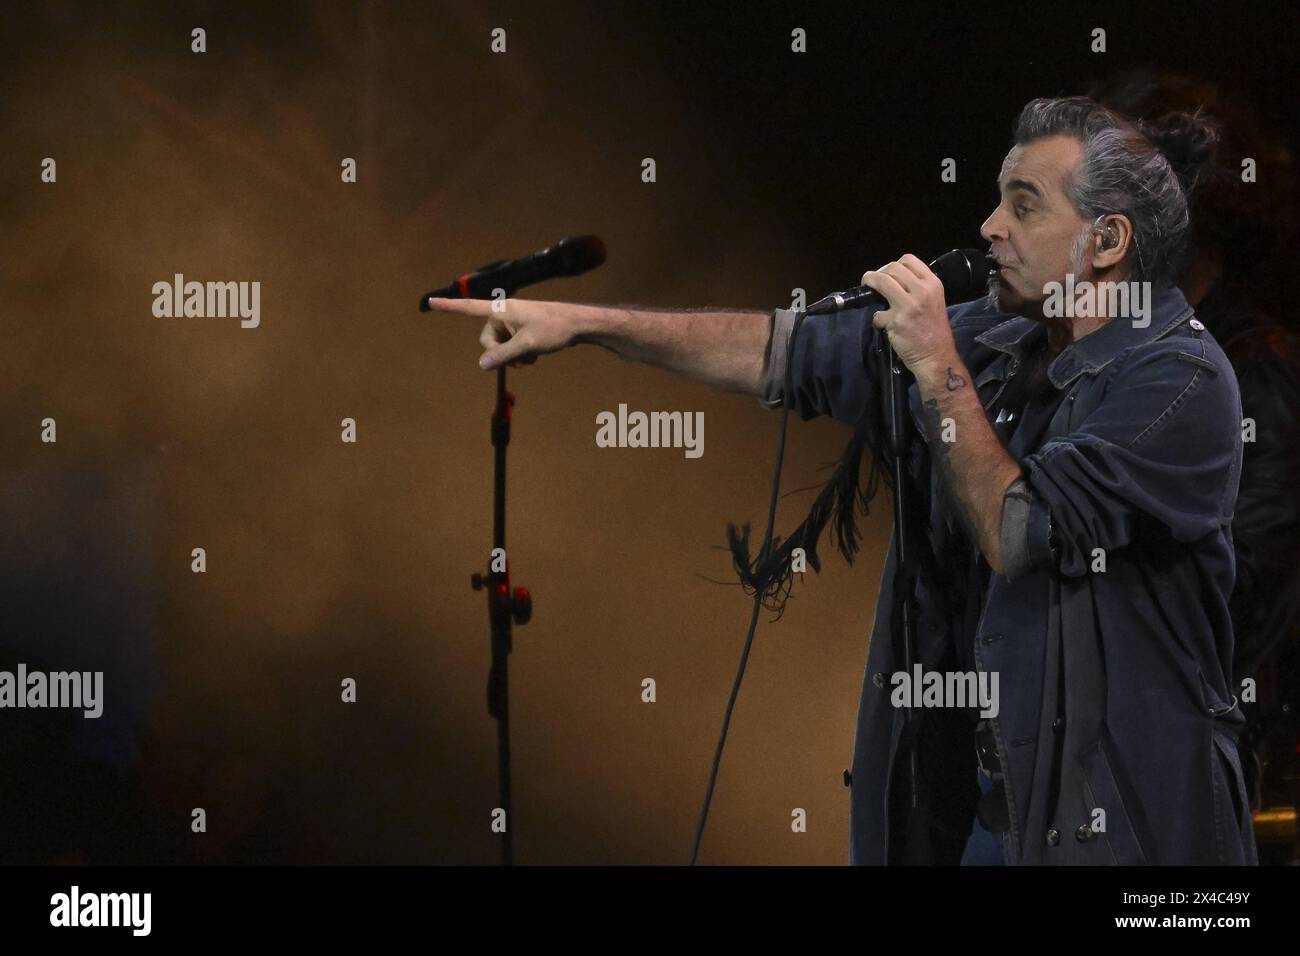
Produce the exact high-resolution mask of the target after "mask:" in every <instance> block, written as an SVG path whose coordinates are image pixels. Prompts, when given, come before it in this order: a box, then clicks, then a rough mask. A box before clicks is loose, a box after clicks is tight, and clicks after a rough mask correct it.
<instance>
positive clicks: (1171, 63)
mask: <svg viewBox="0 0 1300 956" xmlns="http://www.w3.org/2000/svg"><path fill="white" fill-rule="evenodd" d="M1297 19H1298V16H1297V13H1296V9H1295V8H1294V7H1293V6H1290V5H1287V4H1260V5H1258V6H1246V7H1243V6H1238V5H1222V6H1220V5H1213V6H1211V5H1206V6H1198V5H1195V4H1177V5H1159V6H1153V7H1151V8H1149V9H1135V8H1134V5H1132V4H1098V5H1087V6H1083V5H1080V6H1078V7H1052V6H1048V5H1042V4H1023V5H1006V6H980V7H975V6H973V5H963V6H958V5H951V6H935V7H921V6H915V5H910V6H907V7H906V8H902V7H898V6H892V5H884V4H837V5H828V6H826V7H825V8H812V7H804V6H799V5H788V6H787V5H779V4H735V5H730V6H727V5H717V4H680V5H671V4H642V5H633V4H625V3H618V4H596V3H591V4H572V3H545V4H540V3H539V4H535V5H527V4H505V3H460V4H433V3H418V4H417V3H401V4H396V3H393V4H389V3H384V4H378V3H376V4H345V3H329V4H326V3H278V4H273V5H272V4H267V5H264V6H263V5H257V4H225V3H176V4H166V5H163V4H154V3H147V4H146V3H141V4H126V5H122V4H90V3H86V4H74V3H44V4H37V5H34V6H33V7H31V8H29V9H22V10H19V9H9V10H7V11H6V14H5V21H6V22H5V29H4V30H3V32H2V33H0V62H3V63H4V64H5V68H4V71H3V75H2V78H0V84H3V87H2V89H0V92H2V94H3V95H2V96H0V142H3V144H4V149H3V151H0V222H3V230H2V231H0V282H2V283H3V286H2V288H0V318H2V322H3V328H2V337H0V602H3V603H2V604H0V653H2V654H3V657H4V661H5V662H6V666H11V665H12V664H13V663H16V662H17V661H19V660H23V661H25V662H27V663H28V665H29V666H30V667H33V668H36V667H38V666H44V667H47V668H49V669H60V668H76V669H103V670H105V671H106V672H107V675H106V682H107V683H108V694H109V698H108V704H107V705H106V714H105V717H104V718H103V719H102V720H101V721H99V722H91V721H82V720H81V719H80V718H76V719H71V718H69V717H68V715H66V714H55V715H54V716H50V715H49V714H48V713H46V714H36V715H33V714H32V713H31V712H25V713H22V714H20V713H18V712H15V711H5V712H0V722H3V725H0V732H2V733H0V736H2V737H3V739H4V740H5V743H4V745H3V746H4V748H5V750H4V752H3V756H4V758H5V767H6V777H7V781H6V784H5V790H4V796H3V799H4V801H5V807H6V810H7V812H6V813H5V815H4V817H3V820H2V822H0V831H2V832H0V857H2V858H4V859H6V860H37V861H42V862H47V861H54V860H67V861H83V862H109V863H113V862H136V861H145V860H156V861H196V862H286V863H287V862H304V863H350V862H391V863H426V862H438V863H489V862H493V861H494V860H495V859H496V845H495V844H496V837H494V836H493V835H492V834H491V833H490V831H489V814H490V812H491V809H492V808H493V807H494V806H496V777H495V731H494V725H493V724H492V722H491V721H490V719H489V718H488V716H487V713H486V710H485V704H484V695H483V689H484V681H485V677H486V670H487V663H488V641H487V630H486V614H485V611H484V607H483V604H482V599H481V595H478V594H475V593H473V592H472V591H470V589H469V586H468V576H469V573H470V572H471V571H473V570H483V569H485V564H486V555H487V550H488V548H489V547H490V533H491V476H492V471H491V450H490V447H489V445H488V431H487V416H488V414H489V412H490V410H491V404H492V399H493V383H494V379H493V377H492V376H490V375H486V374H484V373H482V372H480V371H479V370H478V368H477V366H476V364H475V360H476V358H477V356H478V354H479V351H480V350H479V348H478V345H477V336H478V331H479V327H478V324H477V323H473V322H469V321H465V322H458V321H454V320H448V319H445V318H444V319H435V318H430V317H429V316H428V315H424V314H420V313H418V312H416V310H415V307H414V302H415V300H416V297H417V295H418V294H419V293H420V292H422V291H424V290H426V289H428V288H431V287H433V286H436V285H440V284H442V283H444V282H446V281H448V280H449V279H450V278H451V277H453V276H454V275H456V274H458V273H459V272H462V271H464V270H466V269H468V268H472V267H474V266H476V265H478V264H480V263H483V262H486V261H488V260H492V259H498V258H503V257H511V256H516V255H520V254H523V253H526V252H529V251H532V250H534V249H537V248H540V247H542V246H544V245H546V244H548V243H550V242H552V241H554V240H555V239H557V238H559V237H560V236H564V235H572V234H577V233H585V232H593V233H597V234H599V235H601V236H602V237H603V238H604V240H605V242H606V244H607V247H608V249H609V261H608V263H607V264H606V265H605V266H604V267H603V268H602V269H600V270H599V271H598V272H595V273H592V274H591V275H589V276H586V277H583V278H578V279H572V280H565V281H562V282H555V283H552V284H549V285H547V286H545V287H542V288H539V289H536V290H533V291H532V293H531V296H532V297H546V298H556V299H569V300H581V301H591V302H624V303H627V302H637V303H642V304H647V305H658V306H667V305H682V306H737V307H748V308H757V309H770V308H773V307H775V306H786V305H788V304H789V302H790V299H791V290H792V289H794V288H795V287H802V288H804V289H806V290H807V292H808V295H809V297H810V298H815V297H818V296H820V295H821V294H823V293H825V292H827V291H829V290H831V289H834V288H840V287H844V286H846V285H852V284H855V283H856V280H857V279H858V277H859V276H860V275H861V273H862V272H863V271H864V270H865V269H867V268H870V267H873V266H876V265H879V264H880V263H881V262H884V261H887V260H889V259H893V258H897V256H898V255H900V254H901V253H903V252H906V251H913V252H916V253H917V254H918V255H921V256H922V257H923V258H926V259H930V258H933V256H934V255H936V254H938V253H939V252H942V251H944V250H946V249H948V248H951V247H953V246H961V245H972V244H978V242H979V237H978V234H977V230H978V227H979V224H980V223H981V222H982V221H983V219H984V217H985V216H986V215H987V214H988V212H989V211H990V210H991V208H992V206H993V205H994V203H995V202H996V187H995V185H994V178H995V177H996V175H997V172H998V168H999V165H1000V163H1001V160H1002V157H1003V156H1004V154H1005V152H1006V150H1007V148H1008V146H1009V142H1010V131H1011V124H1012V122H1013V120H1014V118H1015V115H1016V113H1017V112H1018V110H1019V108H1020V107H1021V106H1022V105H1023V104H1024V103H1025V102H1026V101H1027V100H1029V99H1031V98H1033V97H1035V96H1041V95H1057V94H1069V93H1078V92H1083V91H1084V90H1086V89H1087V87H1088V86H1089V85H1090V84H1092V83H1093V82H1095V81H1097V80H1100V79H1103V78H1106V77H1109V76H1113V75H1114V74H1115V73H1116V72H1118V71H1120V70H1123V69H1125V68H1128V67H1131V66H1134V65H1137V64H1149V65H1153V66H1156V67H1160V68H1167V69H1176V70H1180V71H1183V72H1186V73H1189V74H1191V75H1193V76H1195V77H1198V78H1200V79H1203V80H1208V81H1210V82H1213V83H1215V84H1217V85H1218V86H1219V87H1220V88H1221V89H1222V90H1223V91H1225V92H1229V93H1232V94H1235V95H1236V96H1238V97H1240V98H1241V99H1242V100H1244V101H1245V102H1246V103H1248V104H1249V108H1250V110H1251V112H1252V114H1253V116H1254V117H1255V119H1256V120H1257V121H1258V122H1259V123H1260V124H1261V125H1262V126H1263V127H1265V128H1266V129H1268V130H1269V131H1270V132H1271V134H1272V135H1274V136H1275V137H1277V138H1278V139H1279V141H1280V142H1282V143H1284V144H1287V145H1289V147H1290V149H1291V152H1292V154H1293V155H1294V153H1295V150H1296V147H1297V145H1300V144H1297V128H1296V124H1295V120H1294V102H1295V85H1294V77H1295V76H1296V75H1297V71H1296V65H1297V64H1296V53H1295V36H1296V28H1297V25H1298V24H1297ZM200 26H201V27H203V28H205V29H206V30H207V44H208V52H207V53H205V54H201V55H199V54H193V53H191V52H190V30H191V29H193V28H194V27H200ZM498 26H500V27H504V28H505V29H506V30H507V37H508V39H507V43H508V52H507V53H506V54H504V55H494V54H492V53H491V52H490V51H489V42H490V32H491V30H492V29H493V28H495V27H498ZM795 27H802V28H804V29H805V30H806V31H807V36H808V41H807V42H808V52H807V53H805V54H794V53H792V52H791V51H790V42H791V41H790V31H791V30H792V29H794V28H795ZM1094 27H1103V28H1105V29H1106V31H1107V43H1108V52H1107V53H1105V54H1094V53H1092V52H1090V44H1091V31H1092V29H1093V28H1094ZM46 156H50V157H54V158H55V159H56V160H57V162H58V182H57V184H53V185H49V184H43V183H41V182H40V178H39V176H40V163H41V160H42V159H43V158H44V157H46ZM345 156H350V157H354V158H356V160H357V162H358V167H359V181H358V182H357V183H356V184H354V185H345V184H343V183H341V182H340V178H339V163H340V161H341V160H342V158H343V157H345ZM647 156H649V157H654V158H655V160H656V161H657V166H658V182H656V183H654V184H645V183H643V182H641V178H640V173H641V160H642V159H643V158H644V157H647ZM945 157H952V158H955V159H956V160H957V163H958V175H957V182H956V183H951V184H944V183H941V182H940V168H941V167H940V164H941V162H942V160H943V159H944V158H945ZM175 272H182V273H184V274H185V276H186V278H187V279H196V280H199V281H209V280H212V281H224V280H235V281H253V280H258V281H260V282H261V283H262V321H261V326H260V327H259V328H257V329H242V328H240V327H239V323H238V320H237V319H159V318H155V317H154V316H153V315H152V312H151V306H152V302H153V295H152V292H151V286H152V284H153V283H154V282H156V281H160V280H162V281H170V280H171V277H172V275H173V273H175ZM1292 291H1293V289H1291V290H1290V291H1288V290H1287V289H1285V288H1283V287H1281V286H1278V287H1272V288H1270V289H1267V290H1264V294H1265V295H1272V296H1274V297H1275V299H1276V300H1278V301H1283V300H1285V299H1286V298H1287V296H1288V295H1290V293H1291V292H1292ZM510 380H511V387H512V389H513V390H514V391H515V393H516V395H517V397H518V406H517V408H516V416H515V430H514V441H513V444H512V446H511V452H510V455H511V459H510V483H511V485H510V527H509V543H510V548H511V550H510V556H511V566H512V571H513V572H514V577H515V583H516V584H521V585H524V586H527V587H529V588H531V589H532V591H533V592H534V595H535V602H536V611H535V618H534V620H533V622H532V623H531V624H529V625H528V626H527V627H524V628H520V629H518V630H517V631H516V633H515V653H514V655H513V657H512V670H513V675H512V676H513V688H512V699H511V703H512V712H513V718H514V736H513V743H514V760H515V814H514V819H513V821H512V823H513V828H514V831H515V839H516V853H517V859H518V860H519V862H522V863H680V862H684V861H685V860H686V858H687V856H688V854H689V849H690V842H691V837H692V834H693V829H694V824H695V820H696V816H697V814H698V810H699V806H700V802H701V800H702V797H703V792H704V786H705V782H706V779H707V774H708V768H709V762H710V760H711V757H712V753H713V745H714V741H715V738H716V734H717V732H718V729H719V725H720V720H721V716H722V711H723V706H724V704H725V701H726V694H727V691H728V688H729V686H730V681H731V679H732V676H733V672H734V668H735V664H736V659H737V656H738V654H739V651H740V647H741V643H742V639H743V636H744V629H745V625H746V623H747V621H748V608H749V600H748V599H747V598H746V597H745V596H744V594H743V593H742V592H741V591H740V589H739V588H737V587H735V586H720V585H718V584H715V583H710V582H709V581H708V580H705V577H710V578H714V579H717V580H722V581H731V580H734V578H733V577H732V575H731V568H730V559H729V556H728V555H727V554H726V552H725V551H723V550H720V549H719V547H718V546H720V545H722V544H723V529H724V527H725V524H726V523H727V522H728V521H740V520H747V521H752V522H754V523H755V524H759V523H761V521H762V519H763V518H764V511H765V507H766V500H767V488H768V482H769V480H770V466H771V460H772V455H773V452H774V444H775V438H776V429H777V425H778V418H777V416H775V415H768V414H765V413H763V412H762V411H761V410H760V409H759V408H758V407H757V405H756V404H755V403H754V402H753V400H752V399H749V398H746V397H743V396H735V395H725V394H720V393H715V392H711V391H709V390H707V389H705V388H703V387H701V386H698V385H694V384H690V383H686V382H684V381H679V380H676V379H674V378H672V377H670V376H668V375H667V374H665V373H662V372H659V371H656V370H652V369H648V368H643V367H639V366H629V365H624V364H621V363H619V362H618V361H617V360H616V359H615V358H614V357H613V356H611V355H609V354H607V353H605V352H602V351H599V350H597V349H593V348H581V349H575V350H572V351H568V352H565V353H562V354H559V355H555V356H550V357H548V358H546V359H544V360H543V361H541V362H539V363H538V364H537V365H535V366H533V367H531V368H527V369H523V370H520V371H518V372H512V373H511V376H510ZM620 402H626V403H627V404H628V405H629V407H630V408H632V409H642V410H681V411H696V410H702V411H704V412H705V425H706V427H705V455H704V457H703V458H701V459H698V460H687V459H685V458H684V456H683V455H682V453H681V451H679V450H667V449H663V450H651V449H646V450H631V449H599V448H597V447H596V446H595V442H594V435H595V416H596V414H597V413H598V412H599V411H602V410H613V409H617V407H618V404H619V403H620ZM47 416H49V417H53V418H55V419H56V420H57V423H58V443H57V444H55V445H47V444H42V443H41V442H40V437H39V436H40V421H41V419H42V418H45V417H47ZM344 417H352V418H355V419H356V421H357V423H358V436H359V440H358V443H357V444H356V445H345V444H342V443H341V442H340V440H339V433H340V426H339V422H340V420H341V419H342V418H344ZM847 438H848V432H847V430H846V429H843V428H842V427H841V426H838V425H836V424H835V423H831V422H823V421H817V422H812V423H807V424H803V423H799V424H796V425H794V426H793V427H792V429H791V436H790V446H789V448H788V451H787V459H786V471H785V484H784V487H785V488H787V489H793V488H800V487H805V486H809V485H814V484H818V483H819V482H820V480H821V479H822V478H823V477H824V475H825V473H824V472H823V471H820V470H819V467H820V466H821V465H822V464H824V463H826V462H829V461H833V460H834V459H836V458H837V457H838V455H839V453H840V450H841V449H842V447H843V443H844V441H845V440H846V439H847ZM810 496H811V492H805V493H803V494H796V495H793V496H791V497H790V498H787V499H786V500H785V501H784V503H783V507H782V509H781V513H780V518H779V525H778V532H780V531H782V530H786V531H788V530H789V529H790V528H791V527H792V526H793V524H794V523H795V522H797V521H798V520H799V519H800V518H801V517H802V515H803V512H804V509H806V506H807V504H808V503H809V501H810V500H811V497H810ZM880 502H881V507H880V509H879V511H878V512H877V513H873V515H872V517H871V518H870V519H869V520H868V521H867V522H866V531H867V536H868V541H867V547H866V549H865V551H864V554H863V557H862V558H861V559H860V560H859V561H858V562H857V563H856V564H855V565H854V566H853V567H851V568H850V567H846V566H845V565H844V564H843V562H841V561H840V560H839V559H838V558H835V557H831V558H830V559H829V560H828V562H827V565H828V566H827V568H826V570H825V572H824V573H823V574H822V575H821V576H812V575H810V576H808V577H807V578H806V579H805V581H804V582H803V583H802V584H799V585H796V591H795V597H794V600H793V601H792V602H791V605H790V608H789V610H788V611H787V613H786V616H785V618H784V619H783V620H782V621H781V622H780V623H779V624H776V625H773V626H764V627H763V628H761V629H760V632H759V637H758V640H757V643H756V649H755V653H754V656H753V658H752V660H751V663H750V668H749V673H748V676H747V679H746V683H745V685H744V687H743V689H742V692H741V697H740V702H739V705H738V707H737V711H736V716H735V721H734V722H733V725H732V730H731V735H730V739H729V743H728V749H727V751H726V755H725V759H724V762H723V769H722V774H721V777H720V781H719V787H718V791H717V793H716V795H715V800H714V807H713V815H712V819H711V823H710V828H709V831H708V834H707V836H706V839H705V842H704V849H703V852H702V855H701V861H702V862H706V863H741V864H757V863H832V864H833V863H841V862H844V861H845V859H846V855H847V825H848V800H847V791H846V790H845V789H844V787H843V784H842V781H841V770H842V769H843V768H844V767H845V766H847V765H848V762H849V759H850V754H851V747H852V735H853V727H854V716H855V713H856V707H857V699H858V691H859V688H860V684H861V679H862V667H863V663H864V661H865V655H866V642H867V634H868V623H869V621H870V617H871V612H872V610H873V606H874V599H875V595H874V592H875V586H876V583H877V579H878V575H879V570H880V564H881V561H882V559H883V552H884V546H885V540H886V536H887V534H888V529H889V517H888V514H887V506H886V504H885V499H883V498H881V499H880ZM194 547H204V548H206V549H207V554H208V572H207V573H206V574H204V575H197V574H193V573H191V571H190V551H191V549H192V548H194ZM826 553H827V554H828V555H829V554H830V552H829V550H827V552H826ZM702 576H704V577H702ZM344 677H353V678H355V679H356V680H357V682H358V686H359V695H358V696H359V700H358V702H357V703H356V704H343V703H341V702H340V699H339V684H340V681H341V680H342V679H343V678H344ZM645 677H653V678H655V679H656V681H657V683H658V702H657V703H654V704H644V703H642V702H641V700H640V685H641V680H642V679H643V678H645ZM194 807H203V808H204V809H205V810H206V811H207V815H208V832H207V833H205V834H192V833H191V832H190V828H189V819H190V817H189V814H190V811H191V809H192V808H194ZM795 807H802V808H804V809H805V810H806V811H807V813H808V820H809V825H808V832H807V833H805V834H795V833H792V832H791V830H790V813H791V810H792V809H793V808H795Z"/></svg>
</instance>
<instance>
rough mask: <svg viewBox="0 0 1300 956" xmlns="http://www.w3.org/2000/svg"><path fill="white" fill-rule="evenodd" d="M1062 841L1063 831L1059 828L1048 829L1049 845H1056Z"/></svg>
mask: <svg viewBox="0 0 1300 956" xmlns="http://www.w3.org/2000/svg"><path fill="white" fill-rule="evenodd" d="M1060 842H1061V831H1059V830H1057V829H1051V830H1048V831H1047V845H1048V846H1056V845H1057V844H1058V843H1060Z"/></svg>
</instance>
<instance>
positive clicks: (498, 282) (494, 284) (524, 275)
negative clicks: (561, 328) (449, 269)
mask: <svg viewBox="0 0 1300 956" xmlns="http://www.w3.org/2000/svg"><path fill="white" fill-rule="evenodd" d="M604 261H605V244H604V243H603V242H601V241H600V239H599V238H597V237H596V236H575V237H573V238H571V239H561V240H560V241H559V242H557V243H556V244H555V245H553V246H549V247H547V248H545V249H543V250H542V251H541V252H534V253H533V254H532V255H531V256H524V257H523V258H522V259H510V260H502V261H500V262H491V263H488V264H487V265H485V266H483V267H482V268H480V269H478V270H476V271H474V272H470V273H467V274H466V275H463V276H461V277H460V278H458V279H457V280H456V281H455V282H453V283H452V284H451V285H448V286H443V287H442V288H441V289H435V290H434V291H432V292H426V293H425V294H424V295H422V296H420V311H421V312H428V311H429V299H431V298H438V299H490V298H492V294H493V292H495V291H496V290H497V289H502V290H504V291H505V294H506V295H508V296H510V295H514V294H515V290H516V289H522V288H523V287H524V286H526V285H532V284H533V283H534V282H541V281H542V280H544V279H554V278H556V277H557V276H576V275H581V274H582V273H584V272H586V271H588V270H589V269H594V268H596V266H598V265H600V264H601V263H603V262H604Z"/></svg>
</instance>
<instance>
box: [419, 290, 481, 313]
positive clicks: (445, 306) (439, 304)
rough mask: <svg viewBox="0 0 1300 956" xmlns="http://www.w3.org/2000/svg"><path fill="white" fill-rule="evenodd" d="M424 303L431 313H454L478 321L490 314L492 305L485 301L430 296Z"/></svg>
mask: <svg viewBox="0 0 1300 956" xmlns="http://www.w3.org/2000/svg"><path fill="white" fill-rule="evenodd" d="M424 302H425V304H426V305H427V306H428V307H429V309H430V310H431V311H433V312H454V313H455V314H456V315H471V316H476V317H478V318H480V319H481V318H486V317H487V316H489V315H491V314H492V303H491V302H489V301H488V300H486V299H439V298H438V297H436V296H432V295H431V296H429V298H427V299H425V300H424Z"/></svg>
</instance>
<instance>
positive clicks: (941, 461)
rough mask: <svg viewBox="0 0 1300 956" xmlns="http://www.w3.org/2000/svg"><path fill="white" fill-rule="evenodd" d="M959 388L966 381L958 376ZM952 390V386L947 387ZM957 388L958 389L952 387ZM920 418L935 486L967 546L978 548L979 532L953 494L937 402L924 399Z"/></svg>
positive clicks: (954, 475) (954, 476)
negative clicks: (954, 516) (936, 477)
mask: <svg viewBox="0 0 1300 956" xmlns="http://www.w3.org/2000/svg"><path fill="white" fill-rule="evenodd" d="M948 375H949V382H950V383H951V381H952V378H953V371H952V369H948ZM955 377H956V378H957V380H958V381H960V382H961V383H962V385H965V384H966V380H965V379H964V378H962V377H961V376H960V375H957V376H955ZM949 387H950V388H952V387H953V386H951V385H950V386H949ZM955 387H956V388H960V387H961V386H960V385H958V386H955ZM921 417H922V419H923V421H922V424H923V425H924V431H925V442H926V444H927V445H929V446H930V460H931V461H932V462H933V463H934V468H935V470H936V471H937V472H938V473H939V485H940V487H941V488H943V490H944V491H945V492H947V498H948V501H949V502H950V503H951V505H952V509H953V511H955V512H956V513H957V517H958V519H960V521H961V525H962V527H963V528H964V529H965V530H966V535H967V537H968V538H969V539H970V541H971V543H972V544H974V545H975V546H976V547H979V544H980V537H979V531H978V530H977V528H976V524H975V522H974V520H973V518H972V516H971V515H970V514H969V513H968V512H967V511H966V506H965V504H964V503H963V502H962V500H961V495H959V494H958V493H957V473H956V472H955V471H953V467H952V461H951V460H950V459H949V457H948V452H949V451H950V448H949V445H948V442H946V441H944V440H943V437H942V435H943V416H942V413H941V412H940V411H939V402H938V400H937V399H933V398H930V399H926V400H925V401H924V402H922V403H921Z"/></svg>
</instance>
